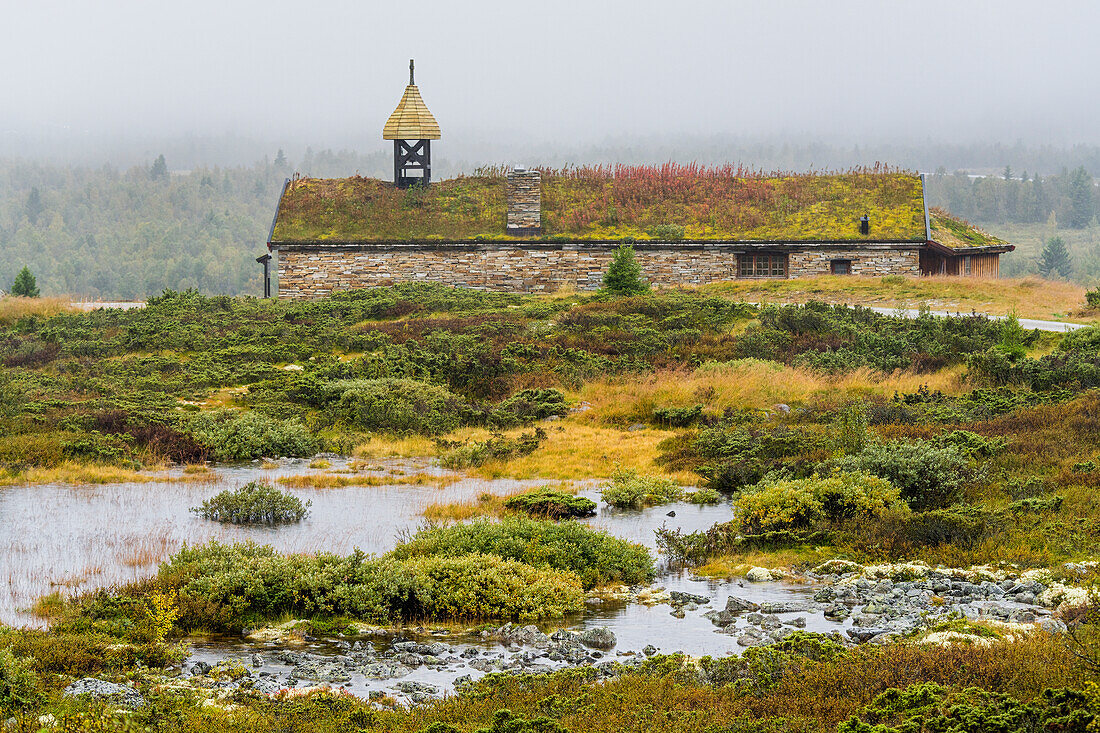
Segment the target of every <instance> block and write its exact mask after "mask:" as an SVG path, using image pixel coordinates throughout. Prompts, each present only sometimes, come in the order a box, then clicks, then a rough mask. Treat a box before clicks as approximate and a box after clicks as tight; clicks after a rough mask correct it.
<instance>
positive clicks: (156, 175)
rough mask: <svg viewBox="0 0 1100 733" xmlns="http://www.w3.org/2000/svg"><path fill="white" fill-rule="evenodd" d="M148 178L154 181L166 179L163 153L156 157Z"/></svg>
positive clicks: (166, 170)
mask: <svg viewBox="0 0 1100 733" xmlns="http://www.w3.org/2000/svg"><path fill="white" fill-rule="evenodd" d="M149 177H150V178H152V179H153V180H154V181H159V180H160V179H162V178H168V163H167V162H166V161H165V160H164V154H163V153H161V154H160V155H158V156H157V159H156V160H155V161H153V167H152V168H150V169H149Z"/></svg>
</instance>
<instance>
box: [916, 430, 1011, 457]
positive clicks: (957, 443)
mask: <svg viewBox="0 0 1100 733" xmlns="http://www.w3.org/2000/svg"><path fill="white" fill-rule="evenodd" d="M929 443H930V444H931V445H934V446H936V447H939V448H947V447H951V448H955V449H957V450H958V451H959V452H960V453H962V454H963V455H964V456H967V457H968V458H990V457H992V456H995V455H997V454H998V453H1000V452H1001V451H1002V450H1004V447H1005V445H1007V444H1008V441H1007V440H1006V439H1005V438H986V437H985V436H982V435H978V434H977V433H972V432H970V431H969V430H952V431H951V432H950V433H945V434H943V435H940V436H938V437H936V438H934V439H932V440H930V441H929Z"/></svg>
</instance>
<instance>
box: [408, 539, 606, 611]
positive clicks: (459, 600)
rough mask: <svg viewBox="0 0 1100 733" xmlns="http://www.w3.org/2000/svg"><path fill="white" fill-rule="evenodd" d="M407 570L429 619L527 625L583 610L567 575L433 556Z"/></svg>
mask: <svg viewBox="0 0 1100 733" xmlns="http://www.w3.org/2000/svg"><path fill="white" fill-rule="evenodd" d="M407 567H408V569H409V572H410V573H412V576H413V578H414V581H415V584H416V597H417V602H418V605H419V606H420V608H421V609H422V611H423V613H424V614H425V615H426V616H427V617H429V618H438V619H490V618H509V619H519V620H531V619H539V618H549V617H560V616H563V615H565V614H566V613H570V612H574V611H580V610H581V609H582V608H584V591H583V590H582V589H581V586H580V581H579V579H578V578H577V576H576V575H575V574H573V573H571V572H568V571H560V570H551V569H547V568H534V567H531V566H530V565H527V564H525V563H522V562H517V561H515V560H504V559H501V558H499V557H496V556H494V555H461V556H457V557H449V556H446V555H434V556H427V557H421V558H417V559H414V560H410V561H409V562H408V564H407Z"/></svg>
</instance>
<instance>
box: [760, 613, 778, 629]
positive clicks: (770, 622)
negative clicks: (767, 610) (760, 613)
mask: <svg viewBox="0 0 1100 733" xmlns="http://www.w3.org/2000/svg"><path fill="white" fill-rule="evenodd" d="M782 625H783V622H782V621H780V620H779V617H778V616H773V615H771V614H767V615H765V616H764V618H763V620H762V621H761V622H760V627H761V628H763V629H769V630H771V629H778V628H779V627H780V626H782Z"/></svg>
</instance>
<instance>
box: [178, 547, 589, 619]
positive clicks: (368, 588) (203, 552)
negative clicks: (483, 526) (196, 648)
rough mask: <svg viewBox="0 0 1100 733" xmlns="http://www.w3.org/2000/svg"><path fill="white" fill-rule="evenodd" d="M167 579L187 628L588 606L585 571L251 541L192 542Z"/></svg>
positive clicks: (493, 614)
mask: <svg viewBox="0 0 1100 733" xmlns="http://www.w3.org/2000/svg"><path fill="white" fill-rule="evenodd" d="M158 580H159V582H160V584H161V585H163V586H164V587H166V588H168V589H170V590H173V591H175V592H176V593H177V594H178V598H179V613H180V616H179V625H180V626H181V627H182V628H184V629H195V628H209V629H215V630H222V629H234V628H240V627H241V626H243V625H248V624H252V623H256V622H257V621H263V620H270V619H274V618H278V617H280V616H284V615H294V616H323V617H333V616H347V617H351V618H359V619H364V620H367V621H370V622H372V623H381V624H392V623H398V622H401V621H409V620H414V619H425V618H427V619H437V620H447V619H475V618H511V619H523V620H529V619H536V618H541V617H547V616H560V615H562V614H563V613H566V612H570V611H576V610H579V609H580V608H581V604H582V602H583V592H582V590H581V586H580V582H579V579H578V578H577V576H576V574H574V573H572V572H569V571H562V570H558V569H554V568H549V567H543V568H535V567H532V566H530V565H528V564H525V563H522V562H519V561H516V560H510V559H503V558H501V557H499V556H491V557H490V556H484V555H480V554H470V553H461V554H449V555H448V554H439V555H422V556H417V557H410V558H408V559H407V560H404V561H399V560H396V559H394V558H392V557H388V556H387V557H382V558H377V559H374V558H368V557H367V556H366V555H364V554H363V553H361V552H358V551H357V552H354V553H352V554H351V555H348V556H346V557H341V556H338V555H331V554H327V553H321V554H317V555H280V554H278V553H276V552H275V551H274V550H273V549H272V548H270V547H261V546H257V545H254V544H251V543H248V544H243V545H223V544H220V543H217V542H212V543H209V544H207V545H202V546H199V547H193V548H184V549H183V550H181V551H180V552H179V553H177V554H176V555H174V556H173V557H172V558H171V559H170V560H169V562H167V563H165V564H164V565H162V566H161V568H160V571H159V573H158Z"/></svg>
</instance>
